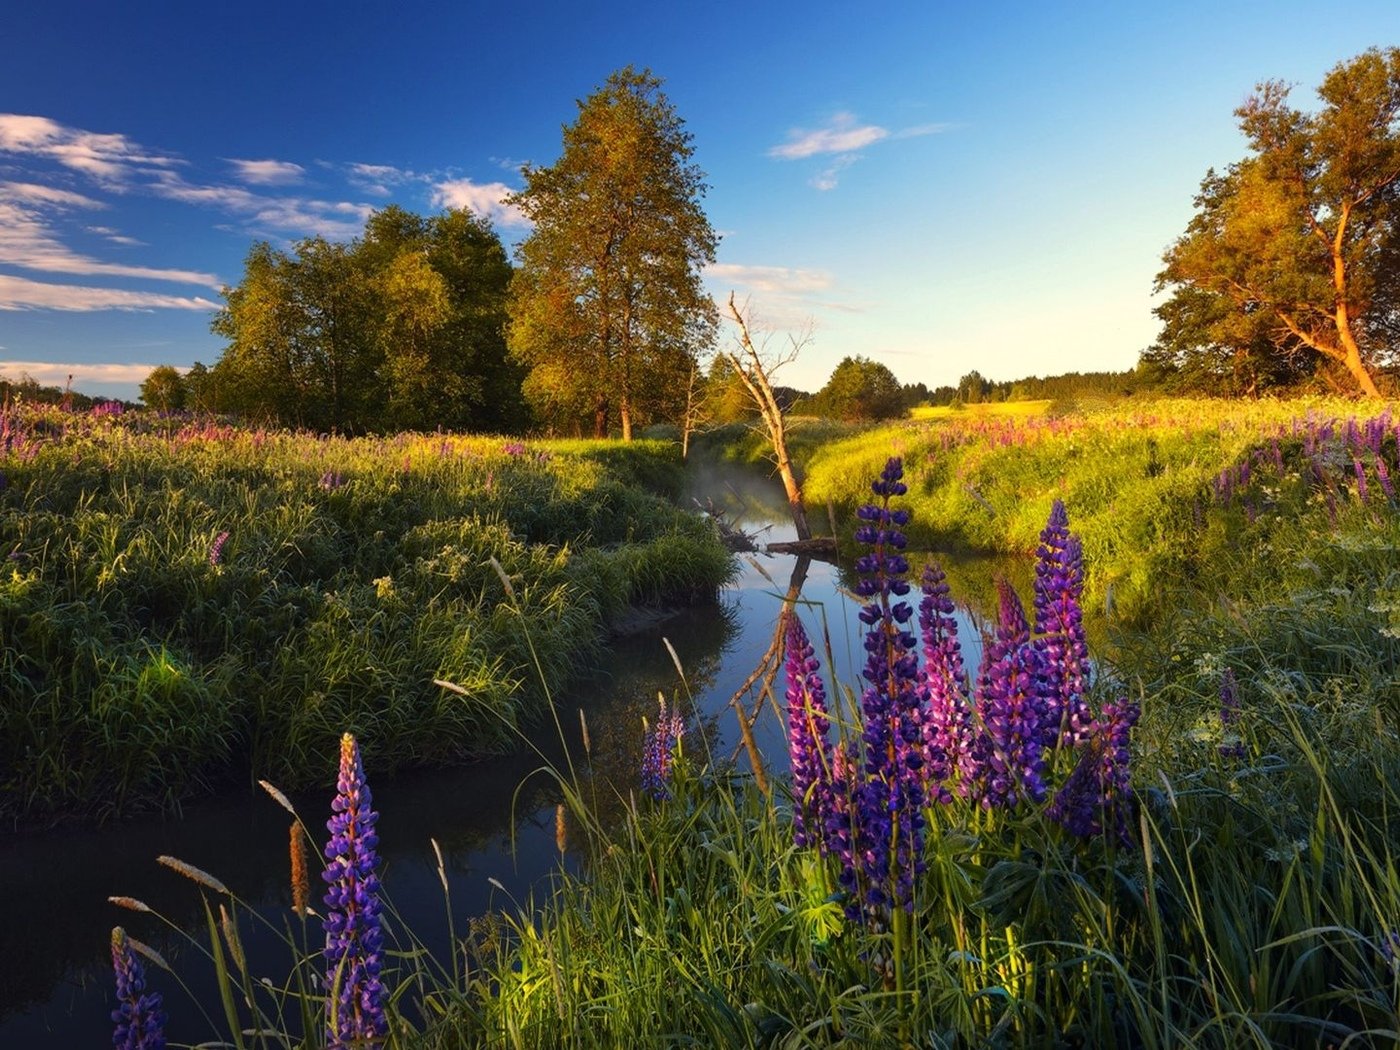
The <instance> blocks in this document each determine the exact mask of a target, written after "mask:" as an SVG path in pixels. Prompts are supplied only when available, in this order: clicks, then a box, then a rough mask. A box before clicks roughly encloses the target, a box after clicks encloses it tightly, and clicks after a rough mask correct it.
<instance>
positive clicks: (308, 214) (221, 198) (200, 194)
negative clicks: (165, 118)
mask: <svg viewBox="0 0 1400 1050" xmlns="http://www.w3.org/2000/svg"><path fill="white" fill-rule="evenodd" d="M150 190H151V192H153V193H155V194H156V195H157V196H160V197H165V198H167V199H168V200H176V201H182V202H184V203H185V204H199V205H205V206H208V207H213V208H219V209H221V210H223V211H227V212H232V213H233V214H235V215H238V216H241V217H242V218H243V219H244V221H245V222H247V223H248V224H249V225H252V226H256V227H262V228H267V229H274V230H278V231H281V232H284V233H296V234H315V235H317V236H321V237H327V238H330V239H332V240H343V239H348V238H351V237H354V236H356V235H357V234H359V233H360V231H361V229H362V228H363V226H364V223H365V220H366V219H368V218H369V215H370V212H372V211H373V210H374V209H373V208H371V207H370V206H369V205H368V204H355V203H351V202H349V201H320V200H311V199H309V198H302V197H265V196H263V195H262V194H259V193H254V192H252V191H251V190H247V189H244V188H243V187H242V186H200V185H195V184H193V183H189V182H186V181H185V180H184V179H182V178H181V177H180V176H179V175H177V174H175V173H174V172H162V173H161V175H160V177H159V178H158V179H157V180H156V181H155V182H153V183H152V184H151V186H150Z"/></svg>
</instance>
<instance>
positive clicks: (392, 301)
mask: <svg viewBox="0 0 1400 1050" xmlns="http://www.w3.org/2000/svg"><path fill="white" fill-rule="evenodd" d="M510 277H511V266H510V261H509V259H508V258H507V257H506V253H505V249H504V248H503V247H502V245H501V242H500V238H498V237H497V236H496V234H495V232H494V231H493V230H492V229H491V227H490V225H489V224H488V223H486V222H485V221H484V220H482V219H480V218H477V217H475V216H473V215H471V214H470V213H468V212H465V211H460V210H453V211H448V212H445V213H443V214H441V215H437V216H433V217H432V218H426V219H425V218H423V217H422V216H418V215H414V214H412V213H411V212H408V211H405V210H404V209H402V208H399V207H397V206H391V207H389V208H385V209H384V210H383V211H379V212H376V213H374V214H373V215H371V216H370V218H369V220H368V222H367V224H366V227H365V234H364V237H362V238H359V239H357V240H354V241H352V242H350V243H348V244H336V243H331V242H328V241H326V240H323V239H322V238H319V237H317V238H312V239H310V240H305V241H301V242H299V243H298V244H297V245H295V246H294V248H293V249H292V250H291V251H290V252H284V251H278V250H276V249H274V248H272V247H271V246H270V245H268V244H266V243H258V244H255V245H253V248H252V250H251V251H250V252H249V254H248V259H247V261H246V263H245V265H244V275H243V280H242V281H241V282H240V283H239V284H238V285H237V286H236V287H233V288H229V289H226V290H225V293H224V294H225V300H226V306H225V308H224V309H223V311H221V312H220V313H219V314H218V315H217V316H216V317H215V318H214V321H213V324H212V327H213V330H214V331H215V332H216V333H217V334H219V335H222V336H224V337H225V338H226V339H227V340H228V341H229V345H228V347H227V348H226V349H225V351H224V353H223V356H222V357H221V358H220V360H219V361H218V363H217V364H216V365H215V367H214V369H213V370H212V371H211V372H210V373H209V375H208V377H207V381H206V377H204V376H201V377H200V383H199V385H200V386H201V388H202V389H203V388H208V390H209V391H210V392H211V393H212V392H213V391H215V390H216V391H217V393H218V400H219V405H218V407H219V408H221V409H232V410H234V411H239V412H243V413H245V414H248V415H252V416H258V417H264V418H270V419H274V420H277V421H279V422H283V423H290V424H295V425H300V426H308V427H314V428H316V429H319V430H328V429H331V428H337V429H341V430H349V431H366V430H378V431H383V430H394V429H416V430H431V429H434V428H436V427H445V428H448V429H453V430H466V429H478V430H481V429H485V430H497V431H509V430H519V429H521V428H523V426H524V425H525V424H526V422H527V421H528V413H527V410H526V408H525V404H524V399H523V397H522V394H521V391H520V382H521V378H522V375H523V373H522V371H521V370H520V368H519V367H518V366H516V365H515V364H514V363H513V362H512V361H510V360H509V357H508V355H507V352H506V345H505V318H506V314H505V302H506V294H507V289H508V288H509V285H510ZM206 407H209V406H206Z"/></svg>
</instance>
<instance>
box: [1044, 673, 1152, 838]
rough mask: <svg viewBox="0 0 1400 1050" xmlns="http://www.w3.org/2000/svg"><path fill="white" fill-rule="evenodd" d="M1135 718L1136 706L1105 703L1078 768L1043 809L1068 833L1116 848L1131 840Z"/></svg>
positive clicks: (1082, 753) (1122, 702)
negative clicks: (1098, 839)
mask: <svg viewBox="0 0 1400 1050" xmlns="http://www.w3.org/2000/svg"><path fill="white" fill-rule="evenodd" d="M1137 720H1138V706H1137V704H1133V703H1129V702H1128V701H1127V700H1120V701H1119V702H1118V703H1116V704H1104V707H1103V713H1102V715H1101V716H1100V717H1099V719H1098V720H1096V721H1095V723H1094V726H1093V730H1092V732H1091V734H1090V737H1089V741H1088V743H1087V744H1086V746H1085V747H1084V749H1083V750H1082V752H1081V754H1080V758H1079V762H1078V764H1077V765H1076V766H1075V768H1074V771H1073V772H1072V773H1071V774H1070V775H1069V778H1068V779H1067V780H1066V781H1065V784H1064V786H1063V787H1062V788H1061V789H1060V791H1059V793H1058V794H1057V795H1056V796H1055V799H1054V801H1053V802H1051V803H1050V805H1049V807H1048V808H1047V809H1046V814H1047V815H1048V816H1049V817H1050V818H1051V819H1052V820H1054V821H1055V822H1056V823H1058V824H1060V825H1061V826H1063V827H1064V828H1065V829H1066V830H1068V831H1069V832H1070V833H1071V834H1073V835H1076V836H1078V837H1080V838H1093V837H1095V836H1097V835H1103V836H1104V837H1105V838H1107V839H1108V840H1109V841H1110V842H1111V843H1113V844H1114V845H1117V846H1127V845H1129V844H1130V843H1131V842H1132V837H1131V835H1130V834H1129V832H1128V818H1129V816H1130V815H1131V810H1132V801H1133V791H1132V787H1131V773H1132V751H1131V749H1130V737H1131V733H1132V728H1133V726H1134V725H1135V724H1137Z"/></svg>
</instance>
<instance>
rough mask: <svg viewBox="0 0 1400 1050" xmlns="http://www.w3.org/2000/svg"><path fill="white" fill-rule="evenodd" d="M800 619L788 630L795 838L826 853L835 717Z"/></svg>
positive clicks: (789, 735) (789, 746)
mask: <svg viewBox="0 0 1400 1050" xmlns="http://www.w3.org/2000/svg"><path fill="white" fill-rule="evenodd" d="M820 672H821V664H820V663H818V661H817V658H816V654H815V652H814V651H813V649H812V644H811V643H810V642H809V641H808V640H807V632H806V631H804V630H803V629H802V621H801V620H799V619H798V618H797V614H796V613H795V612H794V613H793V614H792V616H791V618H790V619H789V621H788V630H787V713H788V757H789V762H790V765H791V767H792V798H793V806H792V827H793V835H792V837H793V841H794V842H796V843H797V845H799V846H806V845H810V844H812V843H814V842H815V844H816V845H817V846H818V847H819V848H820V849H821V850H822V852H825V851H826V844H825V841H824V838H823V836H822V831H821V829H822V827H823V824H824V821H825V817H826V813H827V810H828V809H829V808H830V803H829V801H828V796H829V795H830V793H831V743H830V742H829V740H828V739H827V733H828V731H829V729H830V727H831V719H830V717H829V716H828V714H827V708H826V689H825V687H824V686H823V685H822V679H821V673H820Z"/></svg>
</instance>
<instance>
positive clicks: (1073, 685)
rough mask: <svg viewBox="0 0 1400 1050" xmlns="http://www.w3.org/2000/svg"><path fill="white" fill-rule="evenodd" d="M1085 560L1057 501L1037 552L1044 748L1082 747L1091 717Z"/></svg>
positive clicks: (1037, 627)
mask: <svg viewBox="0 0 1400 1050" xmlns="http://www.w3.org/2000/svg"><path fill="white" fill-rule="evenodd" d="M1083 594H1084V555H1083V548H1082V547H1081V545H1080V542H1079V537H1078V536H1075V535H1074V534H1072V533H1071V532H1070V531H1069V518H1068V516H1067V515H1066V513H1065V505H1064V504H1063V503H1062V502H1060V501H1059V500H1056V501H1055V503H1054V506H1053V507H1052V508H1051V510H1050V517H1049V519H1048V520H1047V521H1046V523H1045V529H1044V531H1042V532H1041V534H1040V546H1039V547H1038V548H1037V549H1036V564H1035V597H1034V599H1033V601H1032V604H1033V606H1034V609H1035V634H1036V639H1035V647H1036V649H1037V650H1038V651H1039V653H1040V655H1041V670H1042V673H1043V674H1044V676H1045V702H1046V705H1045V706H1046V710H1045V716H1046V718H1045V728H1046V737H1045V740H1044V741H1043V743H1044V744H1045V746H1046V747H1056V746H1058V745H1059V744H1061V743H1066V744H1078V743H1082V742H1083V741H1084V739H1085V738H1086V736H1087V735H1088V731H1089V723H1090V722H1091V721H1092V720H1093V713H1092V712H1091V711H1090V709H1089V705H1088V703H1087V702H1086V701H1085V699H1084V690H1085V687H1086V685H1087V684H1088V680H1089V646H1088V643H1087V642H1086V641H1085V637H1084V614H1083V610H1082V609H1081V607H1080V601H1081V599H1082V597H1083Z"/></svg>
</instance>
